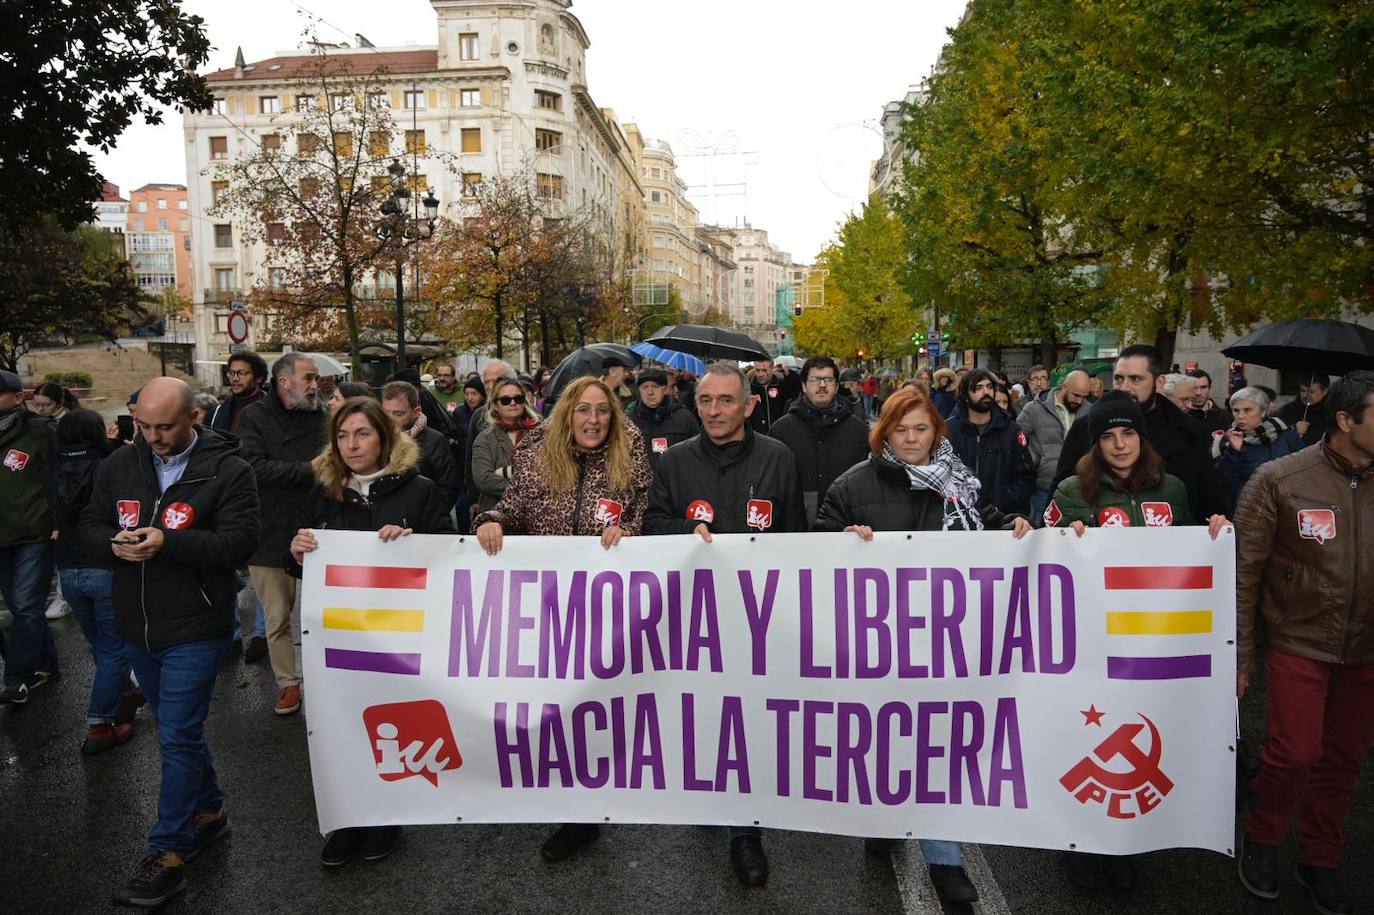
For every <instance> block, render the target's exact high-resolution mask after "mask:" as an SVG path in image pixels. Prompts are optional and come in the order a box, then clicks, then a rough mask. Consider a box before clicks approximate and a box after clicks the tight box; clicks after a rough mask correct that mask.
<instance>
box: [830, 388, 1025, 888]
mask: <svg viewBox="0 0 1374 915" xmlns="http://www.w3.org/2000/svg"><path fill="white" fill-rule="evenodd" d="M944 433H945V422H944V420H943V419H941V418H940V414H939V411H938V410H936V409H935V408H934V407H933V406H932V405H931V402H930V400H929V398H927V397H926V395H925V394H924V393H923V392H922V391H919V390H916V389H915V388H911V387H906V388H902V389H901V390H899V391H897V392H896V393H894V394H893V395H892V396H891V397H889V398H888V399H887V401H886V402H885V403H884V404H883V409H882V413H881V414H880V415H879V416H878V421H877V422H876V423H874V424H873V428H872V429H871V430H869V434H868V444H869V449H870V451H871V454H870V455H869V457H868V460H867V461H864V462H863V463H861V464H855V465H854V466H853V467H851V468H849V469H848V470H846V471H845V472H844V473H842V474H841V475H840V476H839V478H838V479H837V480H835V482H834V483H832V484H831V485H830V489H829V491H828V492H826V494H825V499H824V500H823V501H822V503H821V507H820V511H819V513H818V515H817V518H816V525H815V527H813V528H812V530H815V531H845V532H847V533H848V532H852V533H856V534H858V535H859V536H860V537H862V538H863V539H864V540H872V539H873V533H874V532H875V531H951V530H952V531H981V530H996V529H1005V528H1010V529H1012V531H1013V536H1015V537H1017V538H1018V539H1019V538H1021V537H1024V536H1025V535H1026V534H1027V533H1028V532H1029V531H1030V530H1031V525H1030V522H1029V521H1027V520H1026V519H1025V518H1022V517H1021V516H1019V515H1003V514H1002V513H1001V512H999V511H997V509H996V508H994V507H993V506H992V505H991V504H990V503H988V502H987V501H986V500H983V499H981V498H980V497H979V489H980V486H979V483H978V478H977V477H976V476H974V475H973V472H972V471H970V470H969V469H968V468H967V467H965V466H964V465H963V463H962V462H961V461H960V460H959V458H958V456H956V455H955V453H954V449H953V448H952V447H951V446H950V444H949V442H948V441H947V440H946V439H945V434H944ZM919 841H920V843H921V853H922V854H923V855H924V856H925V859H926V864H927V865H928V867H929V870H930V880H931V883H932V884H933V885H934V887H935V891H936V893H938V894H939V896H940V898H941V899H943V900H945V901H947V902H957V903H973V902H977V901H978V891H977V889H976V888H975V887H974V885H973V883H972V881H970V880H969V878H968V875H967V874H966V873H965V872H964V861H963V856H962V855H961V853H960V850H959V845H958V843H956V842H944V841H936V840H932V839H921V840H919ZM891 845H892V840H887V839H866V840H865V846H866V847H867V848H868V850H869V851H870V852H873V853H886V852H887V850H888V849H889V848H890V846H891Z"/></svg>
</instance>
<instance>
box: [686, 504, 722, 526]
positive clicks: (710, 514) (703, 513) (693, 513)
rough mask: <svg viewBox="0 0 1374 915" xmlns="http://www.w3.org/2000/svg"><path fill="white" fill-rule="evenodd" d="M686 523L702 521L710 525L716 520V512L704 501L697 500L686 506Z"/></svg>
mask: <svg viewBox="0 0 1374 915" xmlns="http://www.w3.org/2000/svg"><path fill="white" fill-rule="evenodd" d="M687 520H688V521H704V522H706V523H707V524H710V523H711V522H712V521H714V520H716V510H715V509H714V508H712V507H711V503H710V502H707V501H706V500H705V499H697V500H696V501H694V502H692V504H691V505H688V506H687Z"/></svg>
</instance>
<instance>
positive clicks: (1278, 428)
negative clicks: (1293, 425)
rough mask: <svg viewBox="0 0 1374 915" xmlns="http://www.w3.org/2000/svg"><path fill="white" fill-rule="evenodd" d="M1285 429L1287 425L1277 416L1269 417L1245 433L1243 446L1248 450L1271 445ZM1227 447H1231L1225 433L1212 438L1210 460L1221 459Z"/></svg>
mask: <svg viewBox="0 0 1374 915" xmlns="http://www.w3.org/2000/svg"><path fill="white" fill-rule="evenodd" d="M1287 429H1288V424H1287V423H1285V422H1284V421H1283V420H1281V419H1279V418H1278V417H1277V416H1270V417H1268V418H1267V419H1265V420H1264V422H1262V423H1260V424H1259V426H1258V428H1255V429H1252V430H1250V431H1249V432H1247V433H1245V446H1246V447H1247V448H1250V447H1258V446H1268V445H1272V444H1274V442H1276V441H1278V438H1279V436H1280V435H1282V434H1283V433H1284V432H1285V431H1286V430H1287ZM1229 447H1231V441H1230V439H1229V438H1228V437H1227V435H1226V433H1224V432H1223V433H1222V434H1221V435H1214V436H1212V458H1213V459H1214V460H1215V459H1216V458H1219V457H1221V452H1222V451H1223V450H1224V449H1226V448H1229Z"/></svg>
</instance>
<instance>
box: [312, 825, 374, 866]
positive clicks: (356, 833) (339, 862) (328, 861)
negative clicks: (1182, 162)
mask: <svg viewBox="0 0 1374 915" xmlns="http://www.w3.org/2000/svg"><path fill="white" fill-rule="evenodd" d="M365 832H367V830H366V829H359V828H351V829H336V830H334V831H333V832H331V833H330V834H329V838H328V839H326V840H325V843H324V850H323V851H321V852H320V863H321V864H323V865H324V866H325V867H343V866H344V865H345V864H347V863H348V862H349V861H352V860H353V856H354V855H356V854H357V853H358V849H359V848H361V847H362V844H363V833H365Z"/></svg>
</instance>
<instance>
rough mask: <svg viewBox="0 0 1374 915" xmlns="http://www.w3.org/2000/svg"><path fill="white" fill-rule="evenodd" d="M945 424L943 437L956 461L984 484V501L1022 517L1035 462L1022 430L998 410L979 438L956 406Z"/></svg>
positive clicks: (1027, 501) (1033, 483)
mask: <svg viewBox="0 0 1374 915" xmlns="http://www.w3.org/2000/svg"><path fill="white" fill-rule="evenodd" d="M948 423H949V425H948V430H947V432H946V437H947V438H948V439H949V443H950V445H952V446H953V447H954V453H955V454H957V455H959V460H961V461H963V462H964V466H965V467H967V468H968V469H969V470H972V471H973V473H974V475H975V476H977V477H978V481H979V482H980V483H982V484H983V490H982V494H983V498H984V499H986V500H987V501H988V502H989V503H991V504H992V505H994V506H996V508H997V509H998V511H1002V512H1006V513H1008V514H1025V513H1026V510H1027V509H1028V508H1029V506H1030V497H1031V493H1032V492H1033V491H1034V490H1035V460H1034V459H1033V458H1032V457H1031V453H1030V448H1029V447H1028V445H1027V439H1026V433H1025V432H1024V431H1023V430H1022V429H1021V427H1020V426H1018V425H1016V423H1014V422H1012V419H1011V416H1010V415H1009V414H1008V413H1007V412H1006V411H1005V410H1002V409H999V408H997V407H994V408H993V410H992V418H991V419H990V420H988V422H987V424H986V425H984V426H983V427H982V434H981V435H979V434H978V432H979V427H978V426H977V425H975V424H974V423H972V422H970V421H969V420H968V419H967V418H966V417H965V416H964V411H963V410H962V409H961V408H959V407H955V408H954V412H953V413H951V414H950V415H949V420H948Z"/></svg>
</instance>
